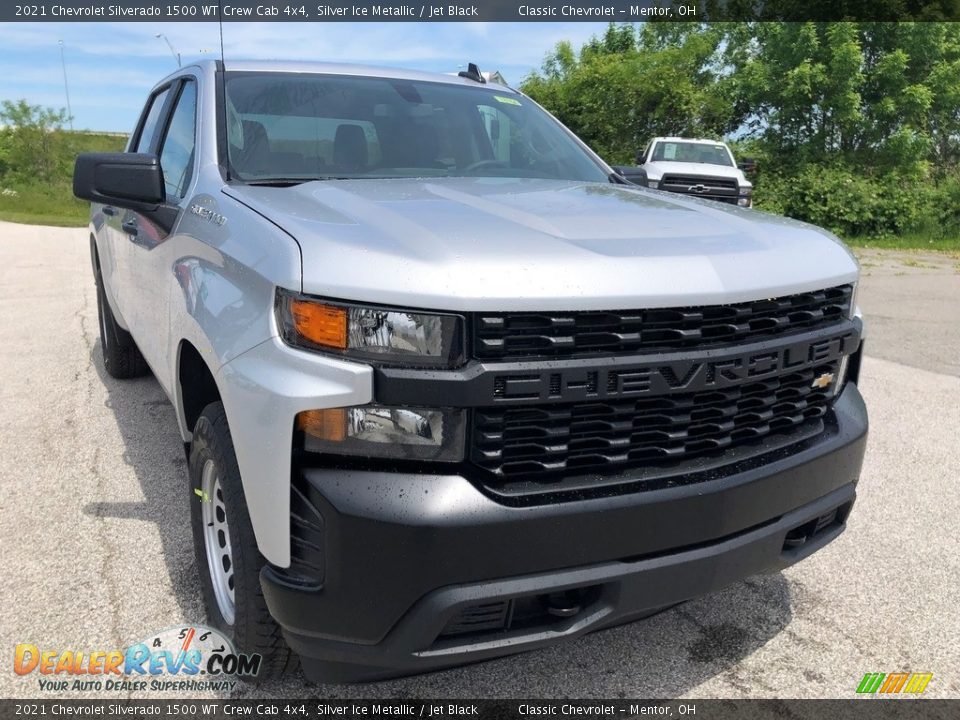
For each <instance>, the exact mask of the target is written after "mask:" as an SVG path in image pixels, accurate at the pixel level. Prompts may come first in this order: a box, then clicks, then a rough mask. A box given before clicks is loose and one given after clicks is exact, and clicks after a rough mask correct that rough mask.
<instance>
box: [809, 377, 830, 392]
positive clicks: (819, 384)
mask: <svg viewBox="0 0 960 720" xmlns="http://www.w3.org/2000/svg"><path fill="white" fill-rule="evenodd" d="M832 382H833V373H823V375H820V376H819V377H815V378H814V379H813V383H812V384H811V385H810V387H815V388H819V389H820V390H823V388H825V387H829V386H830V383H832Z"/></svg>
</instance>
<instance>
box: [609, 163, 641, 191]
mask: <svg viewBox="0 0 960 720" xmlns="http://www.w3.org/2000/svg"><path fill="white" fill-rule="evenodd" d="M612 167H613V169H614V170H616V172H617V174H618V175H619V176H620V177H622V178H623V179H624V180H626V181H627V182H628V183H630V184H632V185H642V186H643V187H646V186H647V171H646V170H644V169H643V168H642V167H631V166H629V165H613V166H612Z"/></svg>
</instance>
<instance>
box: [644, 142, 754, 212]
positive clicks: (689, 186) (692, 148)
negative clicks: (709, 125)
mask: <svg viewBox="0 0 960 720" xmlns="http://www.w3.org/2000/svg"><path fill="white" fill-rule="evenodd" d="M637 165H638V166H640V168H641V169H642V170H643V171H644V172H645V173H646V181H647V185H648V186H649V187H651V188H657V189H658V190H666V191H668V192H674V193H681V194H683V195H694V196H696V197H702V198H705V199H708V200H716V201H718V202H725V203H730V204H732V205H739V206H740V207H746V208H748V207H752V206H753V183H751V182H750V181H749V180H748V179H747V177H746V175H744V173H743V170H741V169H740V168H739V167H738V166H737V163H736V161H735V160H734V158H733V153H732V152H731V151H730V148H729V147H728V146H727V144H726V143H723V142H718V141H716V140H702V139H698V138H682V137H656V138H653V140H651V141H650V142H648V143H647V146H646V147H645V148H644V149H643V151H642V152H640V153H638V154H637Z"/></svg>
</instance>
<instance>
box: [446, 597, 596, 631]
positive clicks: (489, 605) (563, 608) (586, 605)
mask: <svg viewBox="0 0 960 720" xmlns="http://www.w3.org/2000/svg"><path fill="white" fill-rule="evenodd" d="M601 590H602V586H601V585H588V586H584V587H579V588H570V589H568V590H558V591H555V592H549V593H536V594H530V595H521V596H519V597H514V598H509V599H503V600H496V599H491V600H485V601H483V602H479V603H476V604H473V605H468V606H466V607H463V608H461V609H460V610H459V611H458V612H457V613H456V614H455V615H454V616H453V617H452V618H450V620H449V622H447V624H446V627H444V629H443V631H441V633H440V636H439V638H438V639H439V640H442V639H445V638H450V637H451V636H458V637H460V638H463V637H465V636H471V637H476V636H479V635H489V634H493V633H501V632H506V631H514V632H516V631H521V632H536V631H537V630H541V629H545V628H549V627H552V626H556V625H561V624H564V623H569V622H570V621H571V620H572V619H573V618H576V617H578V616H580V615H581V614H583V613H584V612H586V611H587V610H589V609H590V608H591V606H593V605H594V604H595V603H596V602H597V600H599V599H600V596H601Z"/></svg>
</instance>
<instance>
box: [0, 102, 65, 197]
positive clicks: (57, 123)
mask: <svg viewBox="0 0 960 720" xmlns="http://www.w3.org/2000/svg"><path fill="white" fill-rule="evenodd" d="M67 120H68V117H67V114H66V112H65V111H64V110H62V109H60V110H54V109H53V108H43V107H41V106H39V105H30V104H29V103H28V102H27V101H26V100H18V101H16V102H13V101H11V100H4V101H3V102H2V103H0V125H2V126H3V128H2V130H0V172H2V173H3V176H4V177H8V178H10V179H12V180H16V181H22V182H33V181H40V182H51V181H53V180H54V178H56V177H57V176H58V175H62V174H63V169H64V165H65V163H68V162H69V161H70V160H72V158H69V157H67V156H68V154H69V150H68V148H67V147H66V146H67V140H66V138H65V137H64V133H63V132H62V128H63V125H64V123H65V122H67Z"/></svg>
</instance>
